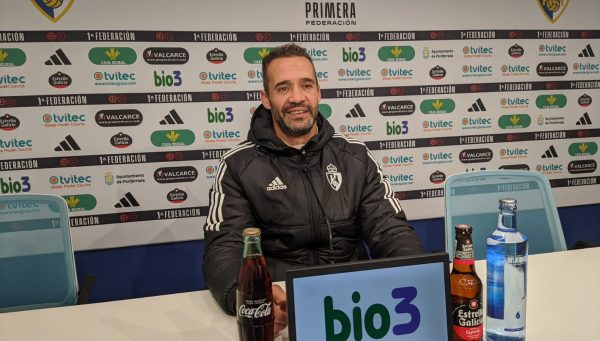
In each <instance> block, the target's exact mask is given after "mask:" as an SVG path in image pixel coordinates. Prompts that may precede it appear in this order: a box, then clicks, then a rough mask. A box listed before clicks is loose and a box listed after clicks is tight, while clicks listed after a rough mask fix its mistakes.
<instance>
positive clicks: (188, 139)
mask: <svg viewBox="0 0 600 341" xmlns="http://www.w3.org/2000/svg"><path fill="white" fill-rule="evenodd" d="M195 139H196V136H195V135H194V133H193V132H192V131H191V130H188V129H181V130H157V131H155V132H153V133H152V135H151V136H150V141H151V142H152V144H153V145H155V146H157V147H182V146H189V145H191V144H192V143H194V140H195Z"/></svg>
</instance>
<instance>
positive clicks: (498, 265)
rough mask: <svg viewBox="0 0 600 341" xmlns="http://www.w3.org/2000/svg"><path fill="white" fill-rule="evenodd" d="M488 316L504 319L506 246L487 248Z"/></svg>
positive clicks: (489, 246)
mask: <svg viewBox="0 0 600 341" xmlns="http://www.w3.org/2000/svg"><path fill="white" fill-rule="evenodd" d="M487 316H489V317H493V318H496V319H501V320H503V319H504V246H503V245H488V246H487Z"/></svg>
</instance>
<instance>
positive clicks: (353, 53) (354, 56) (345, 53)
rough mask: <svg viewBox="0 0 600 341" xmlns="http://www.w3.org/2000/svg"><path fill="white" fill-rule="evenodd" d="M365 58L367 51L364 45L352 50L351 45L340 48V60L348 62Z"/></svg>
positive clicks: (361, 60)
mask: <svg viewBox="0 0 600 341" xmlns="http://www.w3.org/2000/svg"><path fill="white" fill-rule="evenodd" d="M366 59H367V53H366V52H365V48H364V47H359V48H358V49H357V50H352V48H351V47H349V48H348V49H346V48H345V47H343V48H342V61H343V62H344V63H348V62H364V61H365V60H366Z"/></svg>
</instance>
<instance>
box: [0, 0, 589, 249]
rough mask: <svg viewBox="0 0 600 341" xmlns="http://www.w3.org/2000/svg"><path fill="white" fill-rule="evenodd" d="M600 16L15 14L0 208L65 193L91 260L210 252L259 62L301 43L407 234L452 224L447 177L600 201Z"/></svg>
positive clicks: (266, 10)
mask: <svg viewBox="0 0 600 341" xmlns="http://www.w3.org/2000/svg"><path fill="white" fill-rule="evenodd" d="M599 13H600V2H598V1H593V0H587V1H583V0H577V1H575V0H573V1H569V0H562V1H559V0H550V1H543V0H539V1H535V0H526V1H522V0H508V1H485V2H482V1H477V0H468V1H467V0H465V1H459V2H456V1H453V2H448V1H433V0H420V1H402V2H398V1H393V0H389V1H384V0H382V1H376V2H372V1H362V0H360V1H350V2H341V1H340V2H327V1H312V2H303V1H294V0H288V1H280V0H278V1H274V0H268V1H267V0H261V1H254V2H247V1H219V2H200V1H192V0H188V1H172V2H168V3H165V2H162V1H154V2H153V1H141V0H130V1H125V2H122V1H115V0H111V1H96V2H91V1H69V0H34V1H30V2H28V1H18V2H15V1H8V0H1V1H0V89H1V93H0V129H1V131H0V134H1V135H0V170H1V173H0V185H1V186H0V187H1V193H2V194H14V193H27V192H36V193H52V194H58V195H61V196H63V197H64V198H65V199H66V200H67V203H68V205H69V208H70V211H71V216H72V218H71V224H72V227H73V234H72V235H73V239H74V245H75V248H76V249H77V250H86V249H96V248H107V247H117V246H126V245H135V244H149V243H159V242H169V241H181V240H193V239H199V238H202V231H201V226H202V225H203V223H204V221H205V216H206V214H207V212H208V203H209V202H208V195H207V193H208V189H209V187H210V186H211V184H212V183H213V181H214V176H215V174H216V171H217V166H218V161H219V158H220V156H221V155H223V153H225V152H226V151H227V150H228V149H230V148H232V147H233V146H235V145H236V144H237V143H239V142H241V141H243V140H244V139H245V138H246V134H247V131H248V127H249V123H250V117H251V114H252V112H253V110H254V109H255V108H256V107H257V106H258V104H259V103H260V101H259V100H260V93H259V90H260V89H261V88H262V79H263V74H262V71H261V60H262V58H263V57H264V56H265V55H266V54H267V53H268V52H269V51H270V49H271V48H273V47H275V46H278V45H281V44H283V43H288V42H295V43H298V44H300V45H302V46H304V47H306V48H307V49H308V51H309V53H310V54H311V56H312V57H313V60H314V62H315V66H316V70H317V77H318V79H319V83H320V85H321V89H322V97H323V100H322V104H321V106H320V110H321V113H322V114H323V115H324V116H326V117H327V118H328V119H329V120H330V122H331V123H332V124H333V126H334V127H335V128H336V130H337V131H340V132H342V133H344V134H346V135H348V136H349V137H352V138H357V139H360V140H362V141H364V142H365V143H366V145H367V146H368V147H369V148H370V149H371V151H372V153H373V156H374V157H375V159H376V160H377V161H378V162H379V163H380V164H381V166H382V168H383V171H384V173H385V174H386V175H387V176H388V178H389V180H390V182H391V184H392V186H393V188H394V190H395V192H396V196H397V197H398V198H400V199H402V200H403V206H404V208H405V210H406V211H407V213H408V216H409V218H410V219H422V218H432V217H441V216H443V200H442V197H443V195H444V193H443V188H442V187H443V181H444V180H445V178H446V177H448V176H449V175H451V174H454V173H458V172H464V171H472V170H479V169H498V168H508V169H513V168H516V169H530V170H535V171H539V172H541V173H543V174H545V175H547V176H548V177H549V179H550V180H551V184H552V186H553V190H554V194H555V197H556V201H557V203H558V205H559V206H568V205H581V204H590V203H598V202H600V194H599V193H600V191H599V189H600V187H599V186H598V182H599V179H600V173H599V171H598V168H597V164H598V144H599V142H600V110H599V103H598V102H600V58H599V57H598V56H599V55H598V54H599V53H600V41H599V40H598V38H599V37H600V22H599V21H598V20H597V18H598V14H599ZM285 181H294V179H286V180H285ZM343 185H344V182H343V174H342V186H343ZM267 186H268V184H265V188H266V187H267ZM17 209H18V208H17Z"/></svg>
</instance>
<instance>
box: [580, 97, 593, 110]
mask: <svg viewBox="0 0 600 341" xmlns="http://www.w3.org/2000/svg"><path fill="white" fill-rule="evenodd" d="M577 103H579V105H580V106H582V107H584V108H585V107H588V106H590V104H592V97H590V95H588V94H583V95H581V96H580V97H579V99H578V100H577Z"/></svg>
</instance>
